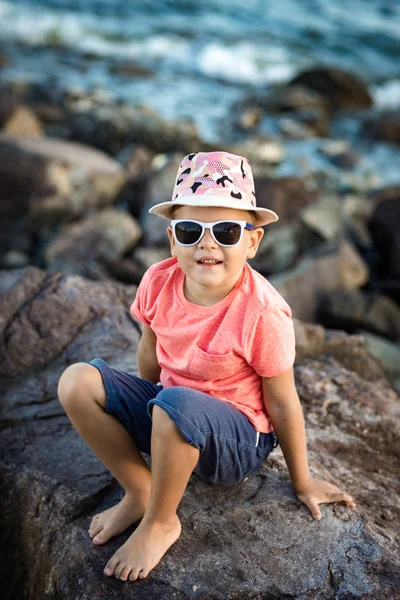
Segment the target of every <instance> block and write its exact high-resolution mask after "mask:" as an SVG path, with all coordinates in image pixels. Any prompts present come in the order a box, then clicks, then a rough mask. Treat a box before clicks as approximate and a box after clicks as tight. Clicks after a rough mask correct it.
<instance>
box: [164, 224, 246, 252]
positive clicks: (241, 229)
mask: <svg viewBox="0 0 400 600" xmlns="http://www.w3.org/2000/svg"><path fill="white" fill-rule="evenodd" d="M187 222H189V223H196V225H200V226H201V228H202V232H201V234H200V237H199V239H198V240H197V241H196V242H194V244H182V242H180V241H179V240H178V239H177V237H176V233H175V227H176V225H177V224H178V223H187ZM219 223H235V225H240V236H239V239H238V241H237V242H236V244H221V242H219V241H218V240H217V239H216V238H215V235H214V232H213V229H212V228H213V227H214V225H218V224H219ZM171 227H172V231H173V234H174V239H175V241H176V243H177V244H178V245H179V246H186V247H188V246H196V244H198V243H199V242H200V241H201V239H202V238H203V235H204V233H205V231H206V229H209V230H210V234H211V237H212V239H213V240H214V241H215V242H216V243H217V244H218V246H223V247H224V248H234V247H235V246H237V245H238V244H240V242H241V240H242V237H243V232H244V230H245V229H248V230H249V231H253V230H254V229H255V226H254V225H252V224H251V223H247V221H235V220H234V219H223V220H222V221H214V222H213V223H204V222H203V221H195V220H194V219H174V220H173V221H171Z"/></svg>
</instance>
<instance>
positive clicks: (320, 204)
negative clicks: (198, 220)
mask: <svg viewBox="0 0 400 600" xmlns="http://www.w3.org/2000/svg"><path fill="white" fill-rule="evenodd" d="M300 218H301V220H302V222H303V223H304V224H305V225H307V227H309V228H310V229H312V230H313V231H316V232H317V233H318V234H319V235H320V236H321V237H322V238H323V239H324V240H327V241H331V240H335V239H337V238H339V237H343V233H344V215H343V207H342V204H341V202H340V200H339V198H338V197H337V196H334V195H333V194H331V195H329V196H328V195H324V196H322V198H320V199H319V200H317V201H316V202H313V203H312V204H309V205H308V206H305V207H304V208H302V209H301V211H300Z"/></svg>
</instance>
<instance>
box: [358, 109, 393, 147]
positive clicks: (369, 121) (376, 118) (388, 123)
mask: <svg viewBox="0 0 400 600" xmlns="http://www.w3.org/2000/svg"><path fill="white" fill-rule="evenodd" d="M362 133H363V134H364V135H366V136H368V137H369V138H372V139H374V140H383V141H385V142H389V143H390V144H397V145H398V144H400V110H399V109H391V110H385V111H382V112H380V113H379V114H373V115H370V116H368V117H366V118H365V120H364V122H363V126H362Z"/></svg>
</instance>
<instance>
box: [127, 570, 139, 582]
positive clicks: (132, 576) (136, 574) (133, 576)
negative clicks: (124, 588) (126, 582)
mask: <svg viewBox="0 0 400 600" xmlns="http://www.w3.org/2000/svg"><path fill="white" fill-rule="evenodd" d="M138 577H139V570H138V569H132V571H131V573H130V575H129V579H130V580H131V581H136V579H137V578H138Z"/></svg>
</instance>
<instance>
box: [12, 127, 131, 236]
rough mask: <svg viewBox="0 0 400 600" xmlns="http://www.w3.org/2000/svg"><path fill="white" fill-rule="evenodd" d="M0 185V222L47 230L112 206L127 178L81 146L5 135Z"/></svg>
mask: <svg viewBox="0 0 400 600" xmlns="http://www.w3.org/2000/svg"><path fill="white" fill-rule="evenodd" d="M0 181H1V184H0V217H2V218H4V219H5V220H14V219H18V218H22V217H23V222H24V225H25V227H26V228H32V229H34V230H36V231H42V230H46V229H48V228H50V227H52V226H54V225H56V224H59V223H62V222H65V221H68V220H71V219H72V218H76V217H78V216H82V215H84V214H85V213H87V212H88V211H89V209H93V208H100V207H104V206H106V205H108V204H112V203H113V202H114V200H115V198H116V196H117V194H118V192H119V190H120V189H121V186H122V185H123V183H124V181H125V175H124V172H123V170H122V168H121V167H120V165H119V164H118V163H117V162H116V161H114V160H112V159H111V158H109V157H108V156H106V155H105V154H103V153H101V152H99V151H97V150H93V149H92V148H87V147H85V146H82V145H80V144H74V143H71V142H66V141H63V140H58V139H45V138H31V137H26V136H12V135H2V134H0Z"/></svg>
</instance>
